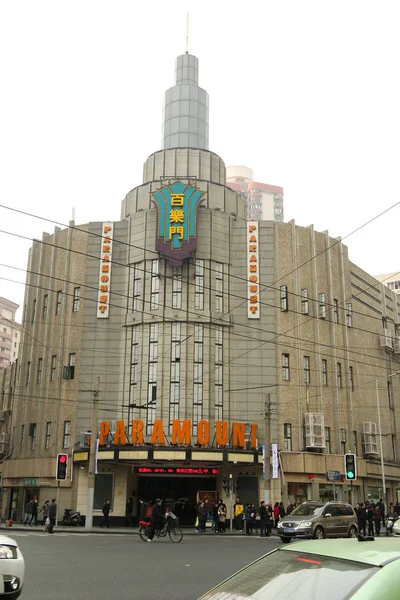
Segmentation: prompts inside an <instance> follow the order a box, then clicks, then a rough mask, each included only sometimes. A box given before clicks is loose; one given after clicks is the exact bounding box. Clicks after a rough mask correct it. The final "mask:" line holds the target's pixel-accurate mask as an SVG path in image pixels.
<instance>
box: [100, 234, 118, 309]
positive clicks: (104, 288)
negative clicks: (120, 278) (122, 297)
mask: <svg viewBox="0 0 400 600" xmlns="http://www.w3.org/2000/svg"><path fill="white" fill-rule="evenodd" d="M113 233H114V223H103V227H102V240H101V245H100V271H99V292H98V297H97V318H98V319H108V313H109V312H110V281H111V256H112V242H113Z"/></svg>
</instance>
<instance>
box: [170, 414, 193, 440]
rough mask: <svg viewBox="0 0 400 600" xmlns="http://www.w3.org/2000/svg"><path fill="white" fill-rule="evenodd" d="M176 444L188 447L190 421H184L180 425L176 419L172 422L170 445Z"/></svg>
mask: <svg viewBox="0 0 400 600" xmlns="http://www.w3.org/2000/svg"><path fill="white" fill-rule="evenodd" d="M177 439H178V442H177ZM176 443H178V444H179V445H181V446H182V445H183V444H187V445H188V446H190V419H185V420H184V421H183V423H182V425H181V422H180V421H178V419H174V420H173V421H172V444H176Z"/></svg>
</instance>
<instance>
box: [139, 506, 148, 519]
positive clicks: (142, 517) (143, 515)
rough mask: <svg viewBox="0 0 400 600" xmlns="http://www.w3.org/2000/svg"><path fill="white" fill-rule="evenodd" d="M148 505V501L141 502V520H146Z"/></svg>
mask: <svg viewBox="0 0 400 600" xmlns="http://www.w3.org/2000/svg"><path fill="white" fill-rule="evenodd" d="M147 506H148V504H146V502H140V504H139V521H144V520H145V518H146V508H147Z"/></svg>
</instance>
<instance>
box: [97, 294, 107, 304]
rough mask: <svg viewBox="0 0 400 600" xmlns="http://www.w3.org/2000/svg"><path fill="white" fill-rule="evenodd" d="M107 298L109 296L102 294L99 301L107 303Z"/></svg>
mask: <svg viewBox="0 0 400 600" xmlns="http://www.w3.org/2000/svg"><path fill="white" fill-rule="evenodd" d="M107 299H108V296H100V298H99V302H100V303H101V304H107Z"/></svg>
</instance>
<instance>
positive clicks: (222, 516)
mask: <svg viewBox="0 0 400 600" xmlns="http://www.w3.org/2000/svg"><path fill="white" fill-rule="evenodd" d="M218 523H219V528H218V532H219V533H225V532H226V505H225V504H224V503H223V502H222V500H220V502H219V505H218Z"/></svg>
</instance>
